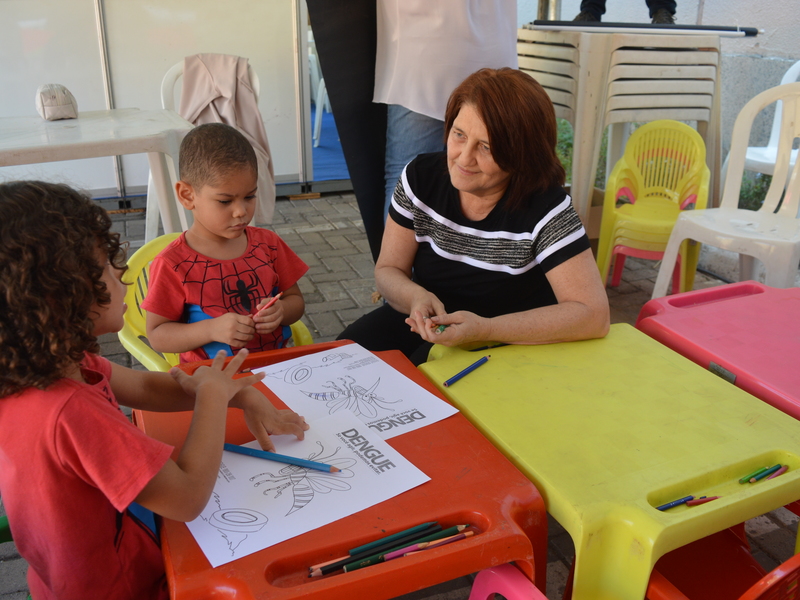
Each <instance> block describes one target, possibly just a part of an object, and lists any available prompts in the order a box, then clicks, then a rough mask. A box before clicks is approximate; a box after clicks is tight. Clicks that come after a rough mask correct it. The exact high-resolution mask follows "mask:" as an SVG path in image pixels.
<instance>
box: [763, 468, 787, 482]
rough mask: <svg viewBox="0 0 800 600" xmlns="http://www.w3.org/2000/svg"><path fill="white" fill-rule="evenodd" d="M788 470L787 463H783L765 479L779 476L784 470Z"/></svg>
mask: <svg viewBox="0 0 800 600" xmlns="http://www.w3.org/2000/svg"><path fill="white" fill-rule="evenodd" d="M788 470H789V465H783V466H782V467H781V468H780V469H778V470H777V471H775V472H774V473H773V474H772V475H770V476H769V477H767V479H775V478H776V477H780V476H781V475H783V474H784V473H786V471H788Z"/></svg>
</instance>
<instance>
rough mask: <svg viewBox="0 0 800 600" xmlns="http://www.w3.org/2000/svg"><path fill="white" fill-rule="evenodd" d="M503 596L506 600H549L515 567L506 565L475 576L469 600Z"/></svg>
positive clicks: (488, 599)
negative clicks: (497, 595)
mask: <svg viewBox="0 0 800 600" xmlns="http://www.w3.org/2000/svg"><path fill="white" fill-rule="evenodd" d="M495 594H502V595H503V597H504V598H506V600H547V597H546V596H545V595H544V594H543V593H542V592H540V591H539V590H538V588H536V586H534V585H533V583H531V581H530V580H529V579H528V578H527V577H525V575H523V574H522V572H521V571H520V570H519V569H517V568H516V567H515V566H514V565H511V564H505V565H498V566H496V567H491V568H489V569H484V570H483V571H481V572H480V573H478V574H477V575H476V576H475V582H474V583H473V584H472V591H471V592H470V594H469V600H492V599H493V598H494V595H495Z"/></svg>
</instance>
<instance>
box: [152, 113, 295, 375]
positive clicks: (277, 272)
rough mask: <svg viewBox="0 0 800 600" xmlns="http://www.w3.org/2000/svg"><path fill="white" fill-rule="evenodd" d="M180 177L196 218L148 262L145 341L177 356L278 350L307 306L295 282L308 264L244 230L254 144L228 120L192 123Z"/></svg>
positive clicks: (265, 233) (251, 198) (263, 232)
mask: <svg viewBox="0 0 800 600" xmlns="http://www.w3.org/2000/svg"><path fill="white" fill-rule="evenodd" d="M180 175H181V180H180V181H178V183H177V184H176V186H175V189H176V192H177V196H178V200H179V201H180V203H181V204H182V205H183V206H184V207H185V208H186V209H188V210H191V211H192V214H193V218H194V219H193V222H192V226H191V227H190V228H189V230H188V231H187V232H185V233H184V234H182V235H181V236H180V237H179V238H178V239H177V240H175V241H174V242H172V244H170V245H169V246H167V247H166V248H165V249H164V250H163V251H162V252H161V253H160V254H159V255H158V256H157V257H156V259H155V260H154V261H153V263H152V265H151V267H150V283H149V287H148V291H147V296H146V298H145V300H144V302H143V303H142V308H144V309H145V310H146V311H147V338H148V341H149V342H150V344H151V345H152V347H153V348H154V349H155V350H157V351H159V352H176V353H177V352H179V353H181V361H182V362H190V361H196V360H204V359H206V358H209V357H211V356H214V354H215V353H216V352H217V350H218V349H220V348H222V349H224V350H225V351H226V352H228V353H231V354H232V351H231V348H247V349H248V350H250V351H253V352H255V351H261V350H271V349H273V348H280V347H282V346H283V345H284V344H285V341H286V340H287V339H288V337H289V325H291V324H292V323H294V322H295V321H297V320H298V319H299V318H300V317H301V316H302V315H303V311H304V309H305V302H304V301H303V294H302V293H301V292H300V288H299V287H298V285H297V281H298V280H299V279H300V277H302V276H303V275H304V274H305V272H306V271H307V270H308V266H307V265H306V264H305V263H304V262H303V261H302V260H301V259H300V258H299V257H298V256H297V255H296V254H295V253H294V252H292V250H291V248H289V246H287V245H286V243H285V242H284V241H283V240H282V239H281V238H280V237H278V235H277V234H276V233H274V232H272V231H269V230H267V229H262V228H259V227H249V226H248V224H249V223H250V221H251V220H252V218H253V214H254V212H255V203H256V191H257V190H256V185H257V181H258V163H257V160H256V155H255V152H254V151H253V147H252V146H251V145H250V142H248V141H247V139H246V138H245V137H244V136H243V135H242V134H241V133H239V132H238V131H237V130H236V129H235V128H233V127H231V126H229V125H224V124H222V123H208V124H205V125H200V126H199V127H196V128H195V129H193V130H192V131H190V132H189V133H188V134H187V135H186V137H185V138H184V140H183V142H182V143H181V152H180ZM278 294H280V297H279V299H278V300H276V301H275V302H270V300H272V299H274V298H275V297H276V296H277V295H278Z"/></svg>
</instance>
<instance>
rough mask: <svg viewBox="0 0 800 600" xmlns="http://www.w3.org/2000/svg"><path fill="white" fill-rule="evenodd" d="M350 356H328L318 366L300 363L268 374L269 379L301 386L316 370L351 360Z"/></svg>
mask: <svg viewBox="0 0 800 600" xmlns="http://www.w3.org/2000/svg"><path fill="white" fill-rule="evenodd" d="M350 356H351V355H350V354H347V353H346V352H339V353H333V354H327V355H325V356H323V357H322V358H321V359H319V360H318V361H317V364H307V363H300V364H299V365H294V366H292V367H288V368H286V369H281V370H280V371H273V372H271V373H267V377H274V378H275V379H283V380H284V381H285V382H286V383H290V384H292V385H300V384H301V383H303V382H305V381H306V380H307V379H308V378H309V377H311V375H312V373H313V372H314V369H317V368H320V367H330V366H333V365H335V364H336V363H338V362H341V361H343V360H345V359H346V358H350Z"/></svg>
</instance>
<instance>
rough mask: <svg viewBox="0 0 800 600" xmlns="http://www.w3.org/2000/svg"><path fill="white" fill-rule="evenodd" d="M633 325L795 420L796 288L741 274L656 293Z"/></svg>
mask: <svg viewBox="0 0 800 600" xmlns="http://www.w3.org/2000/svg"><path fill="white" fill-rule="evenodd" d="M636 327H637V328H638V329H639V330H641V331H643V332H644V333H646V334H647V335H649V336H650V337H652V338H655V339H656V340H658V341H660V342H661V343H662V344H664V345H666V346H669V347H670V348H672V349H673V350H675V351H676V352H678V353H680V354H682V355H683V356H685V357H687V358H689V359H691V360H693V361H694V362H696V363H698V364H699V365H701V366H703V367H705V368H707V369H709V370H710V371H713V372H715V373H716V374H717V375H720V376H721V377H723V378H724V379H727V380H728V381H730V382H731V383H733V384H734V385H736V386H737V387H740V388H741V389H743V390H745V391H747V392H749V393H751V394H753V395H754V396H756V397H757V398H760V399H761V400H763V401H764V402H767V403H768V404H771V405H772V406H774V407H775V408H777V409H779V410H782V411H783V412H785V413H786V414H789V415H791V416H793V417H794V418H796V419H800V366H799V365H800V362H799V361H800V288H789V289H778V288H772V287H767V286H765V285H763V284H760V283H757V282H754V281H743V282H740V283H732V284H728V285H724V286H720V287H714V288H709V289H706V290H697V291H694V292H686V293H684V294H675V295H673V296H666V297H663V298H657V299H655V300H650V301H649V302H648V303H647V304H645V305H644V306H643V307H642V310H641V312H640V313H639V318H638V320H637V321H636Z"/></svg>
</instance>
